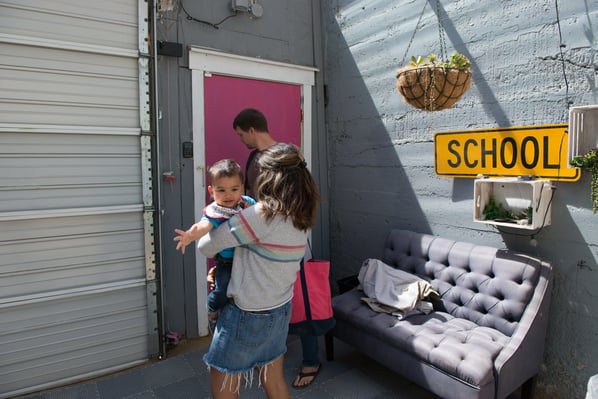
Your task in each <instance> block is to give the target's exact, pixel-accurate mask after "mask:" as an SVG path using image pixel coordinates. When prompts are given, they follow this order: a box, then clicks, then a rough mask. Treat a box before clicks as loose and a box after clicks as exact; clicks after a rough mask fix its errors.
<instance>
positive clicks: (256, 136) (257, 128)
mask: <svg viewBox="0 0 598 399" xmlns="http://www.w3.org/2000/svg"><path fill="white" fill-rule="evenodd" d="M233 129H235V131H236V132H237V134H238V135H239V139H240V140H241V142H242V143H243V144H245V145H246V146H247V148H249V149H250V150H253V151H251V153H250V154H249V158H247V164H246V166H245V194H246V195H248V196H250V197H251V198H256V192H255V180H256V178H257V175H258V173H259V171H258V168H257V160H258V159H259V157H260V153H261V152H262V151H264V150H265V149H267V148H269V147H270V146H272V145H273V144H276V140H274V139H273V138H272V136H270V133H269V132H268V121H267V120H266V117H265V116H264V114H263V113H261V112H260V111H258V110H257V109H254V108H246V109H244V110H242V111H241V112H239V114H238V115H237V116H236V117H235V119H234V120H233Z"/></svg>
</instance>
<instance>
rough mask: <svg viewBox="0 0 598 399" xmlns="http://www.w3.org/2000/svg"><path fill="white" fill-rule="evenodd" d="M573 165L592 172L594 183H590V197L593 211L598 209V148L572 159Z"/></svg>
mask: <svg viewBox="0 0 598 399" xmlns="http://www.w3.org/2000/svg"><path fill="white" fill-rule="evenodd" d="M570 163H571V166H575V167H578V168H583V169H589V170H590V172H591V173H592V183H591V185H590V198H591V200H592V211H593V212H594V213H596V212H597V211H598V152H597V150H591V151H588V153H587V154H585V155H580V156H577V157H575V158H573V159H572V160H571V162H570Z"/></svg>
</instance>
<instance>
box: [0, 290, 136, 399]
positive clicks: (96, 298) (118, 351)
mask: <svg viewBox="0 0 598 399" xmlns="http://www.w3.org/2000/svg"><path fill="white" fill-rule="evenodd" d="M145 296H146V290H145V282H144V281H137V282H132V283H130V284H129V285H122V286H116V285H115V286H108V285H106V286H97V287H94V288H93V289H88V290H86V291H83V292H73V293H71V294H70V295H67V294H65V293H57V295H55V296H49V297H43V298H37V299H35V300H29V301H20V303H18V304H16V305H15V304H10V305H11V306H9V305H0V312H2V317H1V318H0V353H2V362H0V376H1V379H0V381H1V382H0V386H1V387H2V391H1V392H0V397H5V396H2V395H3V394H7V393H10V394H17V393H20V392H28V391H34V390H37V389H40V388H43V387H44V386H48V385H57V384H61V383H64V382H65V381H67V380H68V379H69V378H70V377H72V376H76V375H87V374H89V373H94V372H98V371H101V370H105V369H110V370H114V368H118V367H128V366H130V364H131V362H134V361H135V359H136V360H137V361H139V360H140V359H144V358H146V356H147V339H148V337H147V317H146V314H145V312H144V309H145V306H146V297H145Z"/></svg>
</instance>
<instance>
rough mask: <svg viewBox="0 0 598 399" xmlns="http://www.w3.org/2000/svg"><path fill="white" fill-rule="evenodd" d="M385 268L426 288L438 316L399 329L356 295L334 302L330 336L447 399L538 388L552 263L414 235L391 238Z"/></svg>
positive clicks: (409, 322) (397, 232)
mask: <svg viewBox="0 0 598 399" xmlns="http://www.w3.org/2000/svg"><path fill="white" fill-rule="evenodd" d="M381 259H382V260H383V261H384V262H385V263H387V264H388V265H391V266H394V267H397V268H399V269H401V270H404V271H407V272H409V273H412V274H415V275H418V276H419V277H421V278H423V279H425V280H426V281H429V282H430V283H431V285H432V287H433V288H434V289H435V290H436V291H437V292H438V293H439V294H440V297H441V298H440V300H437V301H435V302H434V311H433V312H432V313H430V314H428V315H416V316H411V317H409V318H407V319H405V320H398V319H397V318H396V317H393V316H391V315H389V314H384V313H376V312H374V311H372V310H371V309H370V308H369V307H368V306H367V305H365V304H363V302H361V301H360V298H361V297H362V296H364V295H363V292H360V291H359V290H358V289H353V290H351V291H349V292H346V293H344V294H342V295H339V296H336V297H334V298H333V308H334V314H335V318H336V327H335V328H334V330H333V331H332V332H331V334H332V335H334V336H335V337H337V338H338V339H340V340H342V341H344V342H346V343H349V344H351V345H353V346H354V347H355V348H357V349H359V350H361V351H363V352H364V353H365V354H367V355H368V356H371V357H372V358H374V359H376V360H377V361H379V362H380V363H382V364H384V365H385V366H387V367H389V368H391V369H392V370H394V371H395V372H397V373H398V374H400V375H402V376H404V377H406V378H407V379H409V380H412V381H413V382H415V383H416V384H418V385H420V386H422V387H424V388H426V389H428V390H429V391H431V392H434V393H435V394H437V395H439V396H440V397H443V398H454V399H466V398H505V397H507V396H508V395H509V394H511V393H512V392H514V391H516V390H517V389H518V388H519V387H521V386H522V385H524V383H526V382H528V383H529V382H530V381H533V380H532V378H533V377H534V376H535V375H536V374H537V373H538V371H539V370H540V366H541V364H542V359H543V352H544V340H545V336H546V329H547V323H548V316H549V315H548V307H549V302H550V292H551V285H552V283H551V271H552V268H551V266H550V264H549V263H547V262H544V261H541V260H539V259H536V258H533V257H530V256H527V255H524V254H519V253H514V252H511V251H508V250H504V249H498V248H492V247H488V246H480V245H475V244H471V243H467V242H458V241H453V240H449V239H446V238H442V237H437V236H432V235H427V234H419V233H415V232H411V231H407V230H393V231H391V232H390V234H389V236H388V238H387V241H386V245H385V249H384V254H383V256H382V257H381ZM327 342H328V343H330V342H331V340H328V341H327ZM329 353H331V351H330V352H329ZM530 386H532V385H531V384H527V385H525V387H526V388H527V387H530Z"/></svg>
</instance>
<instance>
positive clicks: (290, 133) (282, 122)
mask: <svg viewBox="0 0 598 399" xmlns="http://www.w3.org/2000/svg"><path fill="white" fill-rule="evenodd" d="M204 101H205V145H206V148H205V151H206V167H209V166H210V165H212V164H213V163H214V162H216V161H218V160H220V159H222V158H233V159H235V160H236V161H237V162H238V163H239V164H240V165H241V167H242V168H243V170H244V169H245V162H246V161H247V157H248V155H249V150H248V149H247V147H245V145H244V144H243V143H241V141H240V140H239V138H238V137H237V134H236V132H235V131H234V129H233V119H234V118H235V116H236V115H237V114H238V113H239V111H241V110H242V109H244V108H256V109H258V110H260V111H262V112H263V113H264V115H265V116H266V119H267V120H268V130H269V131H270V134H271V135H272V137H273V138H274V140H276V141H281V142H289V143H293V144H295V145H297V146H301V121H302V111H301V86H298V85H292V84H284V83H275V82H267V81H262V80H255V79H246V78H236V77H230V76H221V75H211V76H205V77H204Z"/></svg>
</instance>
